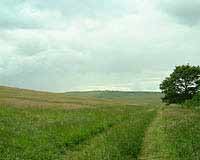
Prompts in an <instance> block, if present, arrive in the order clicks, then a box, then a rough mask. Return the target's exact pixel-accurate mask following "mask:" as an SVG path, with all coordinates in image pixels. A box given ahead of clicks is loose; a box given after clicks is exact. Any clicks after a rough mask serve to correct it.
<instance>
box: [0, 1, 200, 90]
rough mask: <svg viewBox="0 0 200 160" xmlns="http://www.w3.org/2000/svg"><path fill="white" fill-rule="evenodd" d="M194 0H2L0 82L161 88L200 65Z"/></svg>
mask: <svg viewBox="0 0 200 160" xmlns="http://www.w3.org/2000/svg"><path fill="white" fill-rule="evenodd" d="M199 8H200V0H193V1H191V0H176V1H174V0H81V1H80V0H56V1H55V0H1V1H0V85H4V86H14V87H20V88H27V89H35V90H43V91H52V92H64V91H86V90H123V91H159V84H160V83H161V81H162V80H163V79H164V78H165V77H166V76H168V75H169V73H170V72H172V71H173V69H174V67H175V66H176V65H182V64H187V63H190V64H191V65H199V64H200V44H199V42H200V9H199Z"/></svg>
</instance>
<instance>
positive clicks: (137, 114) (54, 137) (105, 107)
mask: <svg viewBox="0 0 200 160" xmlns="http://www.w3.org/2000/svg"><path fill="white" fill-rule="evenodd" d="M161 96H162V95H161V94H160V93H153V92H114V91H113V92H112V91H94V92H69V93H48V92H37V91H31V90H22V89H17V88H9V87H0V159H2V160H134V159H141V160H142V159H143V160H199V159H200V144H199V143H198V142H200V111H199V110H198V108H195V109H192V108H183V107H180V106H165V105H164V104H162V103H161V101H160V98H161Z"/></svg>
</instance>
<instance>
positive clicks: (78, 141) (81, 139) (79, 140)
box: [65, 123, 116, 151]
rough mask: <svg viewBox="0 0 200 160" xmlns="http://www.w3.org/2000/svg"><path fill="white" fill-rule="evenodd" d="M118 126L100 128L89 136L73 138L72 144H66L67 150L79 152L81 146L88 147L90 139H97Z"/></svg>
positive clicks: (111, 125) (110, 125)
mask: <svg viewBox="0 0 200 160" xmlns="http://www.w3.org/2000/svg"><path fill="white" fill-rule="evenodd" d="M115 125H116V124H115V123H113V124H109V125H108V126H106V127H99V128H97V129H96V130H93V131H91V132H90V133H89V134H86V135H83V136H81V135H78V136H77V137H75V138H73V139H72V140H71V141H70V142H66V143H65V150H69V151H74V150H77V149H78V147H77V146H80V145H84V144H85V145H86V144H87V141H89V140H90V139H92V138H93V137H96V136H98V135H100V134H102V133H104V132H106V131H107V130H109V129H111V128H112V127H114V126H115Z"/></svg>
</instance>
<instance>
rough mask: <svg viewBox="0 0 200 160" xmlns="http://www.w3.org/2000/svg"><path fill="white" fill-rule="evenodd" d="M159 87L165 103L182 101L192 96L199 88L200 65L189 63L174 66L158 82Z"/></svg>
mask: <svg viewBox="0 0 200 160" xmlns="http://www.w3.org/2000/svg"><path fill="white" fill-rule="evenodd" d="M160 89H161V90H162V93H164V97H163V98H162V100H163V102H165V103H167V104H172V103H183V102H185V101H186V100H188V99H191V98H193V96H194V95H195V94H197V93H198V92H199V90H200V67H199V66H190V65H189V64H188V65H182V66H176V68H175V69H174V71H173V73H172V74H170V76H169V77H167V78H166V79H165V80H164V81H163V82H162V83H161V84H160Z"/></svg>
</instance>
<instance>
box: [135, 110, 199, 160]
mask: <svg viewBox="0 0 200 160" xmlns="http://www.w3.org/2000/svg"><path fill="white" fill-rule="evenodd" d="M199 141H200V112H199V111H195V110H193V109H184V108H178V107H174V108H172V107H163V108H160V109H159V110H158V112H157V116H156V117H155V119H154V120H153V121H152V123H151V124H150V126H149V128H148V129H147V131H146V133H145V136H144V140H143V145H142V149H141V152H140V156H139V158H138V159H139V160H199V157H200V144H199Z"/></svg>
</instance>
